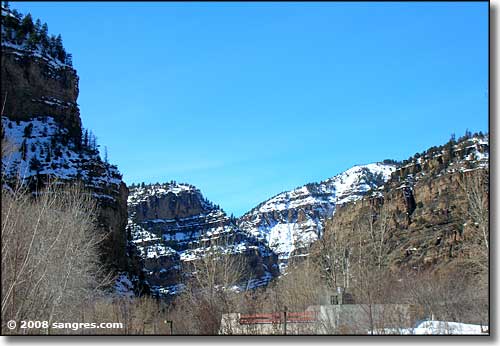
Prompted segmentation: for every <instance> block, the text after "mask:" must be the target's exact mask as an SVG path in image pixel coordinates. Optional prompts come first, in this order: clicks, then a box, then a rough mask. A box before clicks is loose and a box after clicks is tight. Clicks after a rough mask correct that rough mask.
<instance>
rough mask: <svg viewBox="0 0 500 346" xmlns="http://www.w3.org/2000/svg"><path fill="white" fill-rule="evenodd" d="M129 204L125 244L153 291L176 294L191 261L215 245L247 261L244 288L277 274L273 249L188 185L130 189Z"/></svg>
mask: <svg viewBox="0 0 500 346" xmlns="http://www.w3.org/2000/svg"><path fill="white" fill-rule="evenodd" d="M128 206H129V221H128V230H129V233H130V241H129V244H130V248H131V250H132V251H133V252H134V255H135V256H137V257H138V258H140V260H141V262H142V263H143V271H144V274H145V278H146V280H147V281H148V283H149V285H150V286H151V289H152V291H153V292H154V293H157V294H175V293H177V292H178V291H179V289H180V288H182V283H183V281H184V279H185V278H186V277H188V276H189V275H191V272H192V267H191V265H190V262H192V261H197V260H199V259H200V258H201V257H203V256H205V254H206V253H207V251H211V250H213V249H214V247H216V248H218V250H219V251H220V252H221V253H224V254H230V255H234V256H244V257H245V258H246V261H248V262H249V263H250V266H251V267H252V271H251V273H250V275H249V276H248V278H247V280H246V282H242V285H243V286H245V287H248V286H250V287H256V286H261V285H265V284H267V283H268V281H269V280H270V279H271V278H272V277H273V275H275V274H277V266H276V258H275V256H274V254H273V253H272V251H270V250H269V249H268V248H267V246H266V245H265V244H264V243H263V242H261V241H258V240H256V239H254V238H253V237H252V236H250V235H248V234H246V233H245V232H242V231H241V230H239V229H238V227H236V225H235V222H234V220H232V219H230V218H229V217H227V215H226V214H225V213H224V211H223V210H222V209H220V208H219V207H217V206H215V205H214V204H213V203H211V202H209V201H208V200H207V199H205V198H204V197H203V195H202V194H201V192H200V191H199V190H198V189H196V188H195V187H194V186H192V185H188V184H177V183H174V182H172V183H167V184H155V185H148V186H144V187H131V188H130V194H129V198H128ZM273 264H274V266H273Z"/></svg>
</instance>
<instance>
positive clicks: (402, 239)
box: [325, 136, 489, 270]
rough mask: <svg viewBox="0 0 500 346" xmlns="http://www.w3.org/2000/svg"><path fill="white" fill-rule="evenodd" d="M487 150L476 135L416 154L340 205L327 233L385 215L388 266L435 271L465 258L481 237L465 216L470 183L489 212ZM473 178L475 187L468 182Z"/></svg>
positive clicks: (475, 224) (377, 220)
mask: <svg viewBox="0 0 500 346" xmlns="http://www.w3.org/2000/svg"><path fill="white" fill-rule="evenodd" d="M488 152H489V145H488V138H487V137H486V136H477V137H473V138H465V139H463V140H461V141H459V142H458V143H456V144H451V145H450V144H448V145H447V146H443V147H440V148H432V149H431V150H429V151H427V152H425V153H423V154H417V155H416V156H414V157H413V158H412V159H411V160H409V162H406V163H405V164H403V165H402V166H400V167H399V168H398V169H397V170H396V171H395V172H394V173H393V174H392V177H391V179H389V180H388V182H387V183H386V184H385V185H384V186H383V188H381V189H379V190H377V191H373V192H372V193H370V194H368V195H367V196H365V197H364V198H362V199H360V200H358V201H356V202H351V203H347V204H345V205H343V206H341V207H339V208H338V209H337V211H336V212H335V215H333V217H332V218H330V219H329V221H328V222H327V223H326V227H325V232H326V233H339V232H345V230H352V229H354V228H355V227H356V225H357V224H358V225H359V223H360V220H363V219H367V218H371V219H372V220H374V227H375V228H377V227H379V223H380V222H381V220H382V218H381V215H382V214H383V215H384V217H383V219H384V222H385V223H386V225H385V226H384V227H386V230H387V234H386V236H385V238H386V240H385V242H384V249H385V250H384V253H385V256H386V264H387V265H389V266H390V267H392V268H394V269H397V268H403V267H404V268H407V269H410V270H426V269H430V270H436V269H439V268H445V267H447V266H451V265H454V264H456V263H458V262H462V263H464V261H463V260H470V259H471V256H474V254H471V253H470V251H469V249H470V245H471V244H472V243H481V242H482V241H483V240H482V239H480V238H479V239H477V237H475V238H476V239H474V238H473V234H476V235H477V227H479V226H480V225H478V222H477V220H473V219H471V217H470V215H468V213H469V211H470V208H471V206H470V205H469V201H470V196H468V195H469V194H470V193H471V191H470V190H469V189H470V188H473V189H474V191H473V193H477V194H478V195H480V196H482V197H481V201H482V202H481V203H484V204H483V205H477V206H476V208H477V209H481V208H484V210H483V213H486V217H487V210H488V205H487V200H488V197H487V194H488V190H489V181H488V177H489V155H488ZM471 183H474V184H476V186H470V185H469V186H467V184H471ZM476 211H477V210H476ZM486 223H487V220H486ZM485 226H487V225H485ZM361 231H362V230H361Z"/></svg>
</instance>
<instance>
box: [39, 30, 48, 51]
mask: <svg viewBox="0 0 500 346" xmlns="http://www.w3.org/2000/svg"><path fill="white" fill-rule="evenodd" d="M40 43H41V44H42V53H44V54H45V53H47V51H48V49H49V27H48V25H47V23H43V25H42V28H41V30H40Z"/></svg>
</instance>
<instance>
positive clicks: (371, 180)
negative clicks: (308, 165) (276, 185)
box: [238, 163, 396, 268]
mask: <svg viewBox="0 0 500 346" xmlns="http://www.w3.org/2000/svg"><path fill="white" fill-rule="evenodd" d="M395 169H396V166H395V165H389V164H382V163H372V164H368V165H360V166H354V167H352V168H350V169H348V170H347V171H345V172H343V173H341V174H338V175H336V176H335V177H333V178H330V179H327V180H325V181H323V182H320V183H312V184H307V185H304V186H302V187H299V188H297V189H295V190H292V191H287V192H283V193H280V194H278V195H276V196H274V197H272V198H271V199H269V200H267V201H265V202H264V203H262V204H260V205H259V206H257V207H256V208H254V209H253V210H251V211H250V212H248V213H246V214H245V215H244V216H242V217H241V218H240V221H239V224H238V225H239V227H240V228H241V229H242V230H244V231H245V232H247V233H249V234H251V235H253V236H254V237H256V238H258V239H261V240H263V241H265V242H266V243H267V244H268V245H269V247H270V248H271V249H273V251H274V252H276V253H277V254H278V255H279V258H280V259H281V260H283V262H286V260H287V259H288V258H290V256H292V255H300V254H301V253H303V251H304V250H305V249H306V248H307V247H308V246H310V245H311V244H312V243H313V242H314V241H316V240H318V239H319V238H320V237H321V235H322V222H323V220H324V219H325V218H326V217H331V216H332V215H333V213H334V212H335V207H336V206H337V205H341V204H344V203H348V202H352V201H355V200H358V199H360V198H362V197H363V196H364V195H365V194H366V193H367V192H368V191H371V190H375V189H377V188H378V187H379V186H381V185H383V184H384V183H385V182H386V181H387V180H388V179H389V178H390V177H391V174H392V173H393V172H394V171H395ZM285 266H286V263H283V265H282V268H284V267H285Z"/></svg>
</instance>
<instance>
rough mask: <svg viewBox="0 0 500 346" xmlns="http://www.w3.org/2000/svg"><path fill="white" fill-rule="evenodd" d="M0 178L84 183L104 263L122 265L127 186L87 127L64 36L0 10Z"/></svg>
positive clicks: (37, 184)
mask: <svg viewBox="0 0 500 346" xmlns="http://www.w3.org/2000/svg"><path fill="white" fill-rule="evenodd" d="M1 69H2V81H1V83H2V95H1V96H2V97H1V99H2V106H3V107H2V111H3V113H2V133H1V135H2V177H3V183H4V184H15V182H16V181H17V180H18V179H19V178H20V179H21V180H22V181H24V182H25V183H27V185H28V186H29V187H30V188H31V189H32V190H35V189H37V188H39V187H40V186H41V185H43V184H45V183H46V182H47V181H49V180H50V181H54V180H57V181H58V182H59V183H73V182H76V181H80V182H81V183H82V184H83V185H84V186H85V187H86V188H87V189H89V190H90V191H91V192H92V194H93V196H94V197H95V198H96V200H97V202H98V205H99V208H98V210H99V215H98V222H99V226H100V228H101V229H102V231H103V232H106V233H108V232H109V234H110V235H109V236H108V238H107V239H106V240H105V241H104V242H103V245H102V246H103V248H102V251H101V253H102V255H101V257H102V260H103V261H104V262H106V263H108V264H110V265H112V266H114V267H118V268H125V267H126V265H127V258H126V256H125V249H126V233H125V226H126V222H127V204H126V200H127V194H128V191H127V188H126V186H125V184H124V183H123V182H122V179H121V178H122V177H121V174H120V173H119V171H118V169H117V167H116V166H114V165H111V164H109V163H108V162H105V161H104V160H102V159H101V157H100V154H99V150H98V145H97V143H96V140H95V136H93V135H92V133H91V132H90V134H89V132H88V131H85V134H83V132H84V131H82V126H81V119H80V112H79V109H78V105H77V102H76V101H77V97H78V75H77V73H76V70H75V69H73V68H72V66H71V55H69V54H66V52H65V51H64V48H63V47H62V40H61V38H60V36H58V37H57V38H56V37H55V36H51V37H49V36H48V33H47V25H46V24H44V25H43V26H41V25H40V22H39V21H37V23H36V24H34V23H33V21H32V19H31V16H29V15H27V16H25V17H24V18H23V17H22V16H21V15H19V14H18V13H17V12H16V11H13V12H11V11H10V10H6V9H4V8H2V66H1Z"/></svg>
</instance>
